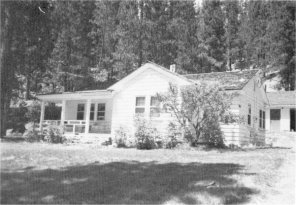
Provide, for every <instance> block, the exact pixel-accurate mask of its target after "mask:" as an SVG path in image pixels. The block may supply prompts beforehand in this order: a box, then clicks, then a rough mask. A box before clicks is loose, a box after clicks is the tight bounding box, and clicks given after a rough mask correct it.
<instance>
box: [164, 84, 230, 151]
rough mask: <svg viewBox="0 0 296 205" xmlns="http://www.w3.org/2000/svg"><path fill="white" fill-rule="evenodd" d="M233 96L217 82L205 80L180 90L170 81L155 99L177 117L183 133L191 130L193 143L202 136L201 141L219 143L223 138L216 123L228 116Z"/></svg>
mask: <svg viewBox="0 0 296 205" xmlns="http://www.w3.org/2000/svg"><path fill="white" fill-rule="evenodd" d="M233 97H234V94H228V93H226V92H224V91H223V90H222V89H221V88H220V87H219V86H218V85H209V84H207V83H204V82H201V83H198V84H195V85H190V86H184V87H182V88H181V89H179V88H178V87H177V86H175V85H172V84H170V86H169V90H168V92H167V93H163V94H158V99H159V100H160V102H162V103H163V106H164V108H165V109H166V110H168V111H169V112H171V113H172V114H173V116H174V117H175V118H176V119H177V122H178V124H179V125H180V126H181V127H182V128H183V132H186V131H187V132H190V134H191V136H192V138H191V140H192V141H191V144H192V145H196V144H197V143H198V142H199V141H200V139H201V138H202V140H203V142H206V143H210V144H213V145H217V146H218V145H219V146H220V144H221V143H222V142H223V138H222V134H221V130H220V126H219V122H222V121H223V120H224V119H225V118H227V117H226V116H227V115H229V110H230V105H231V103H232V98H233ZM229 120H230V119H229ZM188 139H190V138H188Z"/></svg>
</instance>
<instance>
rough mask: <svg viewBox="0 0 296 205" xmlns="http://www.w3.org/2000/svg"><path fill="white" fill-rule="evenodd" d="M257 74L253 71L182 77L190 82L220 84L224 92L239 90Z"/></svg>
mask: <svg viewBox="0 0 296 205" xmlns="http://www.w3.org/2000/svg"><path fill="white" fill-rule="evenodd" d="M258 72H259V70H258V69H254V70H243V71H231V72H213V73H200V74H187V75H184V76H185V77H186V78H188V79H190V80H192V81H206V82H217V83H220V84H221V85H222V86H223V88H224V89H225V90H241V89H243V88H244V86H245V85H246V84H247V83H248V82H249V81H250V80H251V79H252V78H253V77H254V76H256V74H257V73H258Z"/></svg>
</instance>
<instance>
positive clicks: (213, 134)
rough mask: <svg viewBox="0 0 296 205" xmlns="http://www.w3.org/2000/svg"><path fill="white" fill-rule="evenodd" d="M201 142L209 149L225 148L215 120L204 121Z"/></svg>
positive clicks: (218, 125)
mask: <svg viewBox="0 0 296 205" xmlns="http://www.w3.org/2000/svg"><path fill="white" fill-rule="evenodd" d="M202 141H203V142H205V143H206V144H207V145H208V146H210V147H217V148H225V144H224V140H223V133H222V131H221V128H220V124H219V122H218V121H217V120H215V119H212V120H209V119H208V120H207V121H206V126H205V129H204V133H203V140H202Z"/></svg>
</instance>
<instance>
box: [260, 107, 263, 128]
mask: <svg viewBox="0 0 296 205" xmlns="http://www.w3.org/2000/svg"><path fill="white" fill-rule="evenodd" d="M259 128H263V110H259Z"/></svg>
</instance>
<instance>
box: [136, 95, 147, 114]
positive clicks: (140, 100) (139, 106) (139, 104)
mask: <svg viewBox="0 0 296 205" xmlns="http://www.w3.org/2000/svg"><path fill="white" fill-rule="evenodd" d="M135 113H136V114H139V115H143V114H144V113H145V97H136V108H135Z"/></svg>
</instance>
